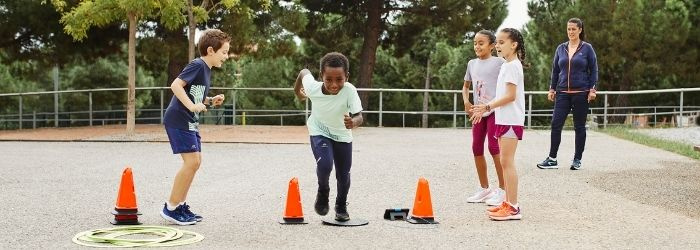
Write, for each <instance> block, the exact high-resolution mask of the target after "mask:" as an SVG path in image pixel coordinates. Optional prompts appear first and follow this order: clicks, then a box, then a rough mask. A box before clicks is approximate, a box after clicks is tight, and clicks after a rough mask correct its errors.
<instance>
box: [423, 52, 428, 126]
mask: <svg viewBox="0 0 700 250" xmlns="http://www.w3.org/2000/svg"><path fill="white" fill-rule="evenodd" d="M429 89H430V54H428V62H427V63H426V66H425V90H429ZM429 100H430V96H429V94H428V92H427V91H426V92H425V93H424V94H423V112H428V101H429ZM421 124H422V127H424V128H427V127H428V114H423V119H422V120H421Z"/></svg>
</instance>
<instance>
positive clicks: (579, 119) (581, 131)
mask: <svg viewBox="0 0 700 250" xmlns="http://www.w3.org/2000/svg"><path fill="white" fill-rule="evenodd" d="M569 112H571V113H572V114H573V116H574V131H575V132H576V151H575V154H574V159H576V160H581V157H583V148H584V147H585V146H586V115H588V92H581V93H574V94H568V93H561V92H557V95H556V100H555V101H554V114H553V116H552V137H551V144H550V148H549V157H552V158H557V151H559V144H560V143H561V130H562V128H563V127H564V122H565V121H566V117H567V116H568V115H569Z"/></svg>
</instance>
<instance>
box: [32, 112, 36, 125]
mask: <svg viewBox="0 0 700 250" xmlns="http://www.w3.org/2000/svg"><path fill="white" fill-rule="evenodd" d="M32 128H33V129H36V110H34V112H33V113H32Z"/></svg>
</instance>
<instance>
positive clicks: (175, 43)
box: [164, 29, 189, 93]
mask: <svg viewBox="0 0 700 250" xmlns="http://www.w3.org/2000/svg"><path fill="white" fill-rule="evenodd" d="M164 42H165V44H166V46H167V48H168V80H167V82H165V83H164V84H165V85H164V86H166V87H168V86H170V84H172V82H173V80H175V78H177V76H179V75H180V72H182V69H184V68H185V65H187V63H188V62H189V61H186V60H187V58H185V56H186V55H185V47H186V46H187V43H188V39H187V36H186V35H184V34H183V33H182V30H168V29H165V31H164ZM169 92H171V91H169ZM171 93H172V92H171Z"/></svg>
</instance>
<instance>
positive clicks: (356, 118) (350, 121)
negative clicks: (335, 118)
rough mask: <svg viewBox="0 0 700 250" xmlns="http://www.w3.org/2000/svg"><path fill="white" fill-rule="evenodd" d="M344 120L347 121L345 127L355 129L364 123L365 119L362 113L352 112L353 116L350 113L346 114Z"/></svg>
mask: <svg viewBox="0 0 700 250" xmlns="http://www.w3.org/2000/svg"><path fill="white" fill-rule="evenodd" d="M343 122H345V128H347V129H353V128H357V127H359V126H360V125H362V123H363V122H364V119H363V118H362V114H360V113H357V114H352V117H350V115H348V114H345V118H344V120H343Z"/></svg>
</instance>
